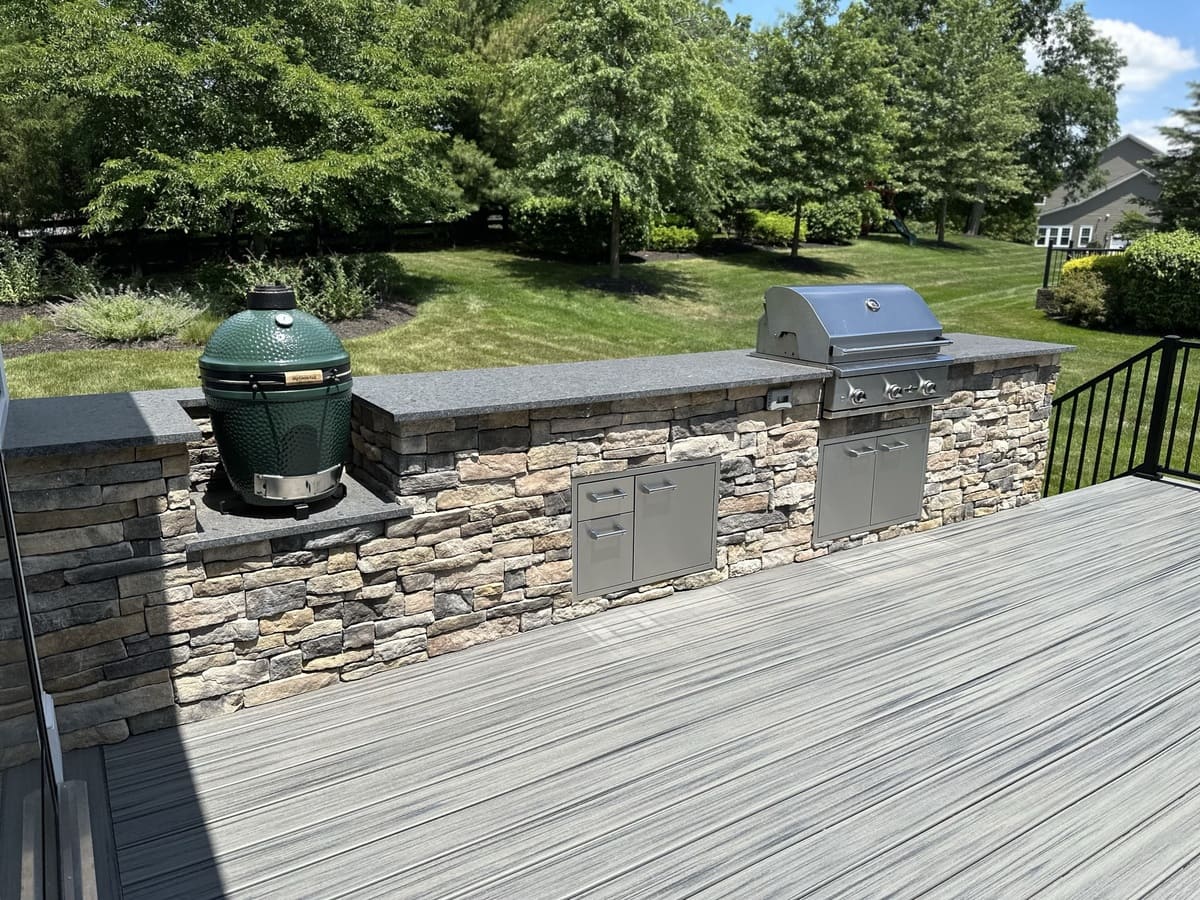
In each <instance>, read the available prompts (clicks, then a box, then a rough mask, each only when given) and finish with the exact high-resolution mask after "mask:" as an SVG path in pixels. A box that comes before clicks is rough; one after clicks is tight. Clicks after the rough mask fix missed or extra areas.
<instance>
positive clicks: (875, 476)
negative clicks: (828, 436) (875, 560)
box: [815, 425, 929, 540]
mask: <svg viewBox="0 0 1200 900" xmlns="http://www.w3.org/2000/svg"><path fill="white" fill-rule="evenodd" d="M928 449H929V426H928V425H920V426H917V427H913V428H904V429H893V430H891V431H879V432H873V433H870V434H862V435H855V436H854V437H845V438H837V439H835V440H829V441H823V442H822V443H821V447H820V454H819V456H818V459H817V518H816V529H815V536H816V538H817V540H825V539H828V538H836V537H845V536H846V535H848V534H858V533H860V532H863V531H870V530H872V529H875V528H882V527H883V526H885V525H895V524H897V523H899V522H909V521H912V520H913V519H917V518H919V517H920V515H921V504H922V501H923V499H924V495H925V468H926V457H927V454H928Z"/></svg>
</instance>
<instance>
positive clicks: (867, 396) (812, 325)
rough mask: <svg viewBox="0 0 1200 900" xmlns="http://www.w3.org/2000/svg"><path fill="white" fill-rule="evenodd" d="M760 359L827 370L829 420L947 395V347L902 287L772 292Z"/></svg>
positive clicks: (761, 324) (929, 316)
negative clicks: (828, 371) (776, 360)
mask: <svg viewBox="0 0 1200 900" xmlns="http://www.w3.org/2000/svg"><path fill="white" fill-rule="evenodd" d="M763 307H764V309H763V314H762V317H761V318H760V319H759V320H758V344H757V347H756V350H757V353H756V355H758V356H763V357H767V358H769V359H780V360H786V361H788V362H796V363H804V364H805V365H810V366H822V367H825V368H828V369H829V370H830V371H831V372H832V374H833V377H832V378H831V379H830V380H829V381H827V382H826V383H825V392H824V393H825V399H824V415H825V416H826V417H827V418H840V417H842V416H851V415H858V414H859V413H863V412H879V411H880V410H881V409H902V408H905V407H912V406H928V405H931V404H933V403H934V402H935V401H936V400H938V399H940V398H941V397H943V396H944V391H945V385H946V375H947V372H948V370H949V365H950V357H948V356H946V355H944V354H943V353H942V352H941V350H942V348H943V347H945V346H946V345H947V344H949V343H951V342H950V341H949V340H947V339H946V338H944V337H942V324H941V322H939V321H938V320H937V317H936V316H935V315H934V314H933V311H932V310H930V308H929V307H928V305H926V303H925V301H924V300H923V299H921V295H920V294H918V293H917V292H916V291H914V290H913V289H912V288H908V287H905V286H904V285H902V284H851V285H831V286H813V287H804V286H799V287H773V288H770V289H769V290H768V291H767V293H766V296H765V298H764V301H763Z"/></svg>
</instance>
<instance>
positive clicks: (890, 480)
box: [871, 425, 929, 527]
mask: <svg viewBox="0 0 1200 900" xmlns="http://www.w3.org/2000/svg"><path fill="white" fill-rule="evenodd" d="M928 444H929V428H928V427H927V426H925V425H922V426H920V427H919V428H911V429H909V430H908V431H898V432H893V433H892V434H888V435H881V436H880V437H879V438H878V439H877V440H876V441H875V445H876V451H877V452H876V453H875V492H874V494H873V495H872V497H871V525H872V527H874V526H878V525H891V524H894V523H896V522H907V521H909V520H910V519H916V518H918V517H919V516H920V515H921V500H922V498H923V497H924V494H925V460H926V451H927V449H928Z"/></svg>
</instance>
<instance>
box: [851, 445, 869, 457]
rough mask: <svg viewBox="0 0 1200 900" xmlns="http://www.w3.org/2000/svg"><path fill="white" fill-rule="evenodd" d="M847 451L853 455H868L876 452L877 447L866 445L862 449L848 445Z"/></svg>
mask: <svg viewBox="0 0 1200 900" xmlns="http://www.w3.org/2000/svg"><path fill="white" fill-rule="evenodd" d="M846 452H847V453H849V454H850V455H851V456H866V455H867V454H868V453H874V452H875V448H874V447H864V448H863V449H862V450H852V449H851V448H850V447H847V448H846Z"/></svg>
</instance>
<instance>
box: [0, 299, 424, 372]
mask: <svg viewBox="0 0 1200 900" xmlns="http://www.w3.org/2000/svg"><path fill="white" fill-rule="evenodd" d="M51 311H52V310H51V306H50V304H47V303H42V304H37V305H34V306H0V322H16V321H19V320H20V319H21V318H22V317H24V316H28V315H32V316H37V317H38V318H40V319H48V318H49V316H50V313H51ZM414 315H416V307H414V306H413V305H412V304H411V303H406V302H404V301H402V300H388V301H385V302H383V303H380V304H378V305H377V306H376V307H375V308H374V309H373V310H371V312H370V313H368V314H367V315H365V316H363V317H362V318H361V319H344V320H343V321H341V322H329V323H327V324H328V325H329V328H330V329H331V330H332V331H333V333H334V334H336V335H337V336H338V337H339V338H341V339H342V340H348V339H350V338H356V337H364V336H365V335H368V334H375V333H376V332H379V331H386V330H387V329H389V328H394V327H395V326H397V325H403V324H404V323H406V322H408V321H409V320H410V319H412V317H413V316H414ZM59 350H194V351H196V353H197V354H198V353H199V352H200V350H201V348H200V347H198V346H196V345H195V344H185V343H184V342H183V341H181V340H179V339H178V338H175V337H165V338H158V339H157V340H153V341H138V342H136V343H131V344H120V343H114V342H112V341H97V340H95V339H93V338H90V337H88V336H87V335H86V334H80V333H78V332H75V331H64V330H62V329H59V328H56V329H54V330H53V331H48V332H46V333H45V334H39V335H38V336H37V337H35V338H32V339H30V340H28V341H21V342H20V343H12V344H5V345H4V356H5V358H6V359H12V358H13V357H17V356H28V355H29V354H31V353H53V352H56V351H59Z"/></svg>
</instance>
